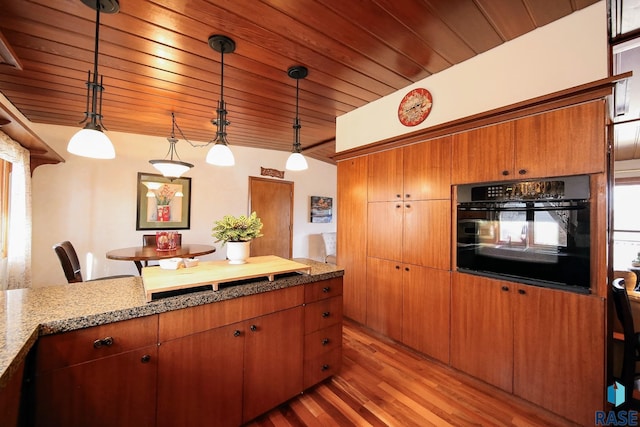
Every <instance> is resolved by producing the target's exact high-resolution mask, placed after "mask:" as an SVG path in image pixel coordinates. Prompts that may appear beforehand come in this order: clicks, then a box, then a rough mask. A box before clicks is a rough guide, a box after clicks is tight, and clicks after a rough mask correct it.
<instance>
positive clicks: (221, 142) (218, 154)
mask: <svg viewBox="0 0 640 427" xmlns="http://www.w3.org/2000/svg"><path fill="white" fill-rule="evenodd" d="M209 46H210V47H211V48H212V49H213V50H215V51H216V52H220V100H219V101H218V109H217V110H216V112H217V113H218V116H217V118H215V119H213V120H211V123H213V124H214V125H216V137H215V139H213V140H212V141H211V142H210V143H213V147H211V148H210V149H209V152H208V153H207V157H206V162H207V163H210V164H212V165H216V166H233V165H234V164H235V159H234V158H233V153H232V152H231V149H230V148H229V143H228V142H227V126H228V125H229V124H230V122H229V121H228V120H227V108H226V107H227V106H226V104H225V103H224V54H225V53H233V52H235V50H236V43H235V42H234V41H233V40H231V39H230V38H229V37H227V36H223V35H213V36H211V37H209Z"/></svg>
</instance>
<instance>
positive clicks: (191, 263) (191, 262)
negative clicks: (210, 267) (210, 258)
mask: <svg viewBox="0 0 640 427" xmlns="http://www.w3.org/2000/svg"><path fill="white" fill-rule="evenodd" d="M182 262H183V263H184V266H185V267H187V268H189V267H195V266H196V265H198V263H199V262H200V260H199V259H198V258H185V259H183V260H182Z"/></svg>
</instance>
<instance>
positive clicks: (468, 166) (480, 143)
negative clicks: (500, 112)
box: [451, 122, 515, 184]
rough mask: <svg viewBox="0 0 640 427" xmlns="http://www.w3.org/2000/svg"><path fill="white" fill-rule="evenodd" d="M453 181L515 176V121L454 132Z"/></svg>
mask: <svg viewBox="0 0 640 427" xmlns="http://www.w3.org/2000/svg"><path fill="white" fill-rule="evenodd" d="M452 138H453V140H452V148H453V151H452V158H451V164H452V167H451V174H452V177H451V179H452V182H453V183H454V184H466V183H476V182H489V181H503V180H509V179H514V178H515V177H514V173H513V162H514V158H513V157H514V149H515V142H514V124H513V122H505V123H498V124H496V125H491V126H485V127H482V128H478V129H473V130H470V131H467V132H460V133H457V134H454V135H453V137H452Z"/></svg>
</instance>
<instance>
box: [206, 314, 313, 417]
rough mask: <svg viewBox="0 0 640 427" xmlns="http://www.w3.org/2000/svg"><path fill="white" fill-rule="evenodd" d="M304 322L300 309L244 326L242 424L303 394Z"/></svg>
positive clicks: (260, 319) (270, 316)
mask: <svg viewBox="0 0 640 427" xmlns="http://www.w3.org/2000/svg"><path fill="white" fill-rule="evenodd" d="M303 319H304V312H303V308H302V307H301V306H300V307H295V308H290V309H288V310H284V311H279V312H277V313H273V314H269V315H266V316H261V317H258V318H256V319H253V320H250V321H247V322H245V323H244V325H245V326H244V329H245V330H246V331H247V333H246V340H245V357H244V402H243V405H244V408H243V422H247V421H250V420H252V419H253V418H255V417H257V416H258V415H260V414H262V413H263V412H266V411H268V410H269V409H271V408H274V407H275V406H277V405H279V404H281V403H282V402H285V401H287V400H289V399H290V398H292V397H294V396H296V395H297V394H300V393H302V372H303V371H302V368H303V347H304V320H303ZM212 425H214V424H212Z"/></svg>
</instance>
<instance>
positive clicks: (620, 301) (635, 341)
mask: <svg viewBox="0 0 640 427" xmlns="http://www.w3.org/2000/svg"><path fill="white" fill-rule="evenodd" d="M611 288H612V295H613V303H614V306H615V309H616V315H617V317H618V319H619V320H620V324H621V325H622V332H623V334H624V344H623V351H622V369H621V370H620V375H619V376H618V379H619V381H620V383H621V384H622V385H623V386H624V388H625V403H624V406H623V407H624V408H625V409H626V408H633V409H638V408H640V401H638V400H636V399H634V398H633V389H634V386H635V379H636V376H637V375H638V374H640V373H638V372H637V371H636V363H637V362H638V361H640V333H638V332H636V331H635V327H634V325H633V314H632V312H631V302H630V301H629V295H628V294H627V288H626V286H625V281H624V279H623V278H617V279H614V280H613V282H612V284H611ZM616 409H621V408H620V407H618V408H616Z"/></svg>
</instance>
